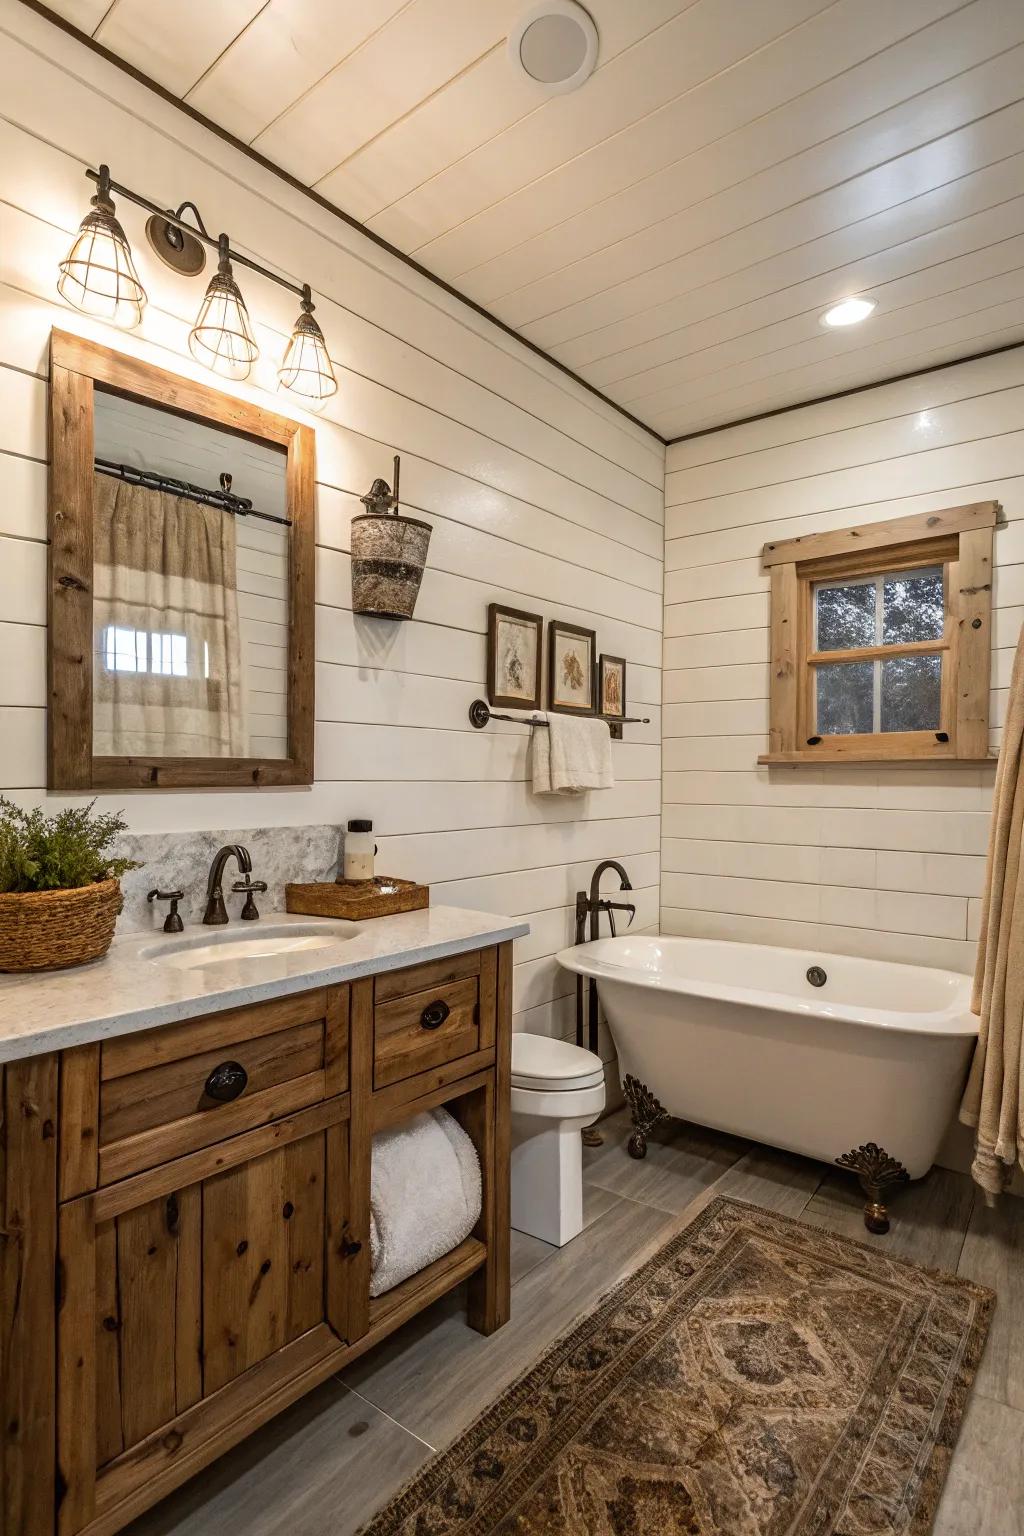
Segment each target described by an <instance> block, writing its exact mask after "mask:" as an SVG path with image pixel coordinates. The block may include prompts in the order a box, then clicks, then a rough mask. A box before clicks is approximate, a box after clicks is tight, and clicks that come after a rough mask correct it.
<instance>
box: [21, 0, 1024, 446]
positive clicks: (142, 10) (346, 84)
mask: <svg viewBox="0 0 1024 1536" xmlns="http://www.w3.org/2000/svg"><path fill="white" fill-rule="evenodd" d="M529 3H530V0H358V3H351V0H174V3H168V0H112V3H111V0H49V4H50V6H51V8H52V9H53V10H55V11H56V12H58V13H59V14H60V15H62V16H63V17H65V18H66V19H67V20H68V21H70V22H72V23H73V24H74V25H75V26H76V27H78V28H79V29H80V30H81V31H83V32H85V33H88V34H90V35H91V36H92V37H93V38H94V39H95V40H96V41H97V42H98V43H102V44H103V45H104V47H106V48H107V49H109V50H110V51H111V52H112V53H114V54H115V55H117V56H118V57H119V58H121V59H123V60H125V61H126V62H128V63H130V64H132V65H134V66H135V67H136V68H137V69H139V70H141V71H142V72H143V73H144V74H146V75H148V76H149V77H150V78H151V79H153V80H156V81H157V82H158V83H159V84H161V85H162V86H164V87H165V88H166V89H168V90H169V91H171V92H172V93H174V94H175V95H176V96H179V97H180V98H181V99H182V100H184V101H185V102H187V103H188V104H189V105H190V106H192V107H194V108H196V109H197V110H198V111H200V112H202V113H203V114H204V115H205V116H207V117H208V118H210V119H211V120H212V121H214V122H215V123H217V124H218V125H219V126H221V127H222V128H224V129H227V130H228V131H229V132H231V133H232V134H234V135H236V136H237V137H238V138H240V139H243V140H244V141H245V142H246V143H249V144H251V145H252V146H253V147H254V148H255V149H256V150H258V151H260V152H261V153H262V154H263V155H265V156H266V157H267V158H268V159H270V160H272V161H273V162H275V163H276V164H277V165H280V166H281V167H283V168H284V169H285V170H287V171H288V172H290V173H291V174H292V175H293V176H295V177H297V178H298V179H299V180H300V181H302V182H303V183H304V184H306V185H308V186H310V187H313V188H315V189H316V191H318V192H319V193H321V194H322V195H323V196H324V197H326V198H328V199H329V200H330V201H331V202H332V203H334V204H335V205H337V206H338V207H339V208H342V209H344V210H345V212H347V213H349V214H351V215H353V216H354V217H356V218H358V219H360V220H362V221H363V222H365V223H366V224H367V225H368V227H369V228H370V229H372V230H374V231H375V232H376V233H377V234H379V235H381V236H383V237H384V238H385V239H386V240H388V241H390V242H391V243H392V244H393V245H395V246H397V247H398V248H399V249H400V250H401V251H403V252H405V253H406V254H408V255H411V256H413V257H415V259H416V260H417V261H419V262H420V263H422V265H423V266H425V267H426V268H427V269H428V270H429V271H431V272H433V273H435V274H436V275H437V276H439V277H441V278H444V279H445V280H446V281H447V282H449V283H451V284H453V285H454V286H455V287H456V288H458V289H459V290H460V291H462V292H463V293H465V294H467V295H468V296H469V297H470V298H472V299H474V300H476V301H477V302H478V303H479V304H481V305H483V306H485V307H486V308H487V309H488V310H490V311H491V313H493V314H494V315H496V316H498V317H499V318H500V319H502V320H503V321H505V322H506V323H507V324H508V325H510V326H512V327H514V328H515V329H516V330H517V331H519V332H520V333H521V334H522V335H523V336H525V337H527V338H529V339H530V340H531V341H532V342H534V343H536V344H537V345H538V346H540V347H542V348H544V349H545V350H546V351H548V352H549V353H550V354H551V355H552V356H554V357H555V358H557V359H559V361H561V362H563V363H565V364H566V365H567V366H569V367H570V368H572V369H574V370H575V371H576V372H578V373H579V374H580V375H581V377H583V378H584V379H586V380H587V381H588V382H589V383H591V384H593V385H595V386H596V387H597V388H599V389H600V390H602V391H603V392H604V393H605V394H607V395H608V396H609V397H610V398H611V399H613V400H615V401H616V402H618V403H620V404H622V405H623V406H625V407H626V408H627V409H628V410H629V411H631V412H632V413H633V414H634V415H636V416H638V417H639V418H641V419H642V420H643V421H645V422H646V423H648V424H649V425H650V426H651V427H653V428H654V429H655V430H656V431H657V432H660V433H661V434H662V435H664V436H665V437H674V436H677V435H679V434H682V433H687V432H693V431H696V430H700V429H702V428H705V427H709V426H714V425H718V424H720V423H722V422H726V421H730V420H735V419H736V418H739V417H742V416H747V415H750V414H753V413H755V412H759V411H765V410H772V409H775V408H777V407H779V406H784V405H788V404H792V403H793V402H796V401H800V400H805V399H808V398H811V397H814V396H818V395H822V394H828V393H831V392H833V391H836V390H842V389H848V388H851V387H854V386H856V385H860V384H865V383H870V382H872V381H873V380H877V379H881V378H885V377H890V376H892V375H893V374H897V373H900V372H904V371H908V370H911V369H915V368H923V367H926V366H928V365H930V364H933V363H939V362H945V361H949V360H950V359H953V358H956V357H961V356H965V355H967V354H970V353H974V352H978V351H982V350H987V349H990V348H993V347H997V346H1000V345H1004V344H1006V343H1009V342H1016V341H1024V99H1022V98H1024V0H969V3H964V0H590V3H589V5H588V9H589V10H590V11H591V13H592V15H593V17H594V19H595V21H596V23H597V25H598V29H599V32H600V38H601V48H600V55H599V60H598V67H597V70H596V71H595V73H594V74H593V76H592V77H591V79H590V80H589V81H588V82H587V84H586V85H584V86H583V87H582V89H580V90H578V91H576V92H574V93H572V94H569V95H562V96H554V97H546V96H545V95H544V94H543V93H542V92H541V90H540V89H539V88H538V87H537V86H535V85H534V84H533V83H532V82H531V81H529V80H527V79H526V78H525V76H522V75H520V74H519V73H517V71H516V70H515V68H514V67H513V65H512V62H511V61H510V59H509V56H508V51H507V48H506V37H507V34H508V32H509V30H510V28H511V26H512V25H513V24H514V22H515V20H516V18H517V17H518V16H519V15H521V13H522V12H523V11H524V10H525V9H526V8H527V5H528V4H529ZM111 154H112V157H113V158H116V157H114V156H113V151H112V152H111ZM140 190H141V189H140ZM239 234H240V236H241V234H242V232H241V231H240V232H239ZM864 291H866V292H870V293H871V294H872V296H874V297H875V298H876V299H877V300H878V309H877V311H876V312H875V314H874V315H873V316H872V318H871V319H870V320H868V321H867V322H866V323H865V324H864V325H862V326H860V327H855V328H852V329H850V330H848V331H843V332H829V331H824V330H823V329H822V328H821V326H820V325H819V323H818V317H819V315H820V312H821V311H822V310H823V309H824V308H826V307H827V306H828V305H829V304H831V303H834V302H835V301H836V300H837V299H838V298H841V297H843V296H845V295H847V294H850V293H857V292H864Z"/></svg>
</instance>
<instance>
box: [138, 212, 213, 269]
mask: <svg viewBox="0 0 1024 1536" xmlns="http://www.w3.org/2000/svg"><path fill="white" fill-rule="evenodd" d="M146 239H147V240H148V241H149V243H150V245H151V246H152V248H153V250H154V251H155V252H156V254H157V255H158V256H159V257H160V260H161V261H162V262H163V263H164V265H165V266H168V267H170V269H171V271H172V272H179V273H180V274H181V275H182V277H196V276H198V274H199V273H200V272H201V271H202V270H203V268H204V267H205V266H206V247H205V246H204V245H203V243H202V241H201V240H197V239H196V238H195V236H194V235H190V234H189V233H188V231H187V230H185V229H182V228H181V227H180V226H179V225H177V224H172V223H171V221H170V220H169V219H165V218H164V217H163V215H162V214H159V213H152V214H150V216H149V218H148V219H147V220H146Z"/></svg>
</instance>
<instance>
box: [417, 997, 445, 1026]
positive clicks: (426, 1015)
mask: <svg viewBox="0 0 1024 1536" xmlns="http://www.w3.org/2000/svg"><path fill="white" fill-rule="evenodd" d="M450 1013H451V1009H450V1008H449V1007H448V1004H447V1003H445V1002H442V1000H441V999H440V998H438V999H437V1001H436V1002H435V1003H428V1004H427V1006H426V1007H425V1008H424V1010H423V1012H422V1013H421V1014H420V1023H421V1024H422V1025H423V1028H424V1029H440V1027H441V1025H442V1024H443V1023H444V1021H445V1019H446V1018H447V1017H448V1015H449V1014H450Z"/></svg>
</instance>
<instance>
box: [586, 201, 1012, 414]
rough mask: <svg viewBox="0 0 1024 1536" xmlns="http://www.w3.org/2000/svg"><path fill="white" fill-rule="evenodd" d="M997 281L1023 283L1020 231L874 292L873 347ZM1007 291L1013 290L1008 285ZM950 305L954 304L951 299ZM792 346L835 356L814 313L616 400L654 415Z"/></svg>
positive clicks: (698, 357) (651, 379)
mask: <svg viewBox="0 0 1024 1536" xmlns="http://www.w3.org/2000/svg"><path fill="white" fill-rule="evenodd" d="M997 278H1006V279H1010V278H1012V279H1013V282H1015V283H1017V284H1022V283H1024V231H1022V232H1018V233H1017V234H1015V235H1013V236H1010V237H1009V238H1007V239H1005V240H1000V241H998V242H997V243H996V244H994V245H989V246H986V247H984V248H983V249H981V250H976V251H970V252H968V253H966V254H965V255H963V256H961V257H958V258H956V259H954V260H951V261H947V262H944V263H941V264H939V265H936V266H933V267H929V268H927V269H926V270H925V271H923V272H912V273H909V274H908V275H907V276H906V277H904V278H902V279H900V280H897V281H894V282H892V283H890V284H888V285H887V286H885V287H883V288H882V289H881V290H880V293H879V309H878V311H876V314H875V316H874V317H873V318H874V320H875V324H874V326H873V328H872V343H873V344H877V343H878V342H881V341H884V340H886V338H887V336H888V335H890V334H902V333H903V328H904V326H905V325H906V324H907V323H908V320H909V319H913V317H914V316H915V315H919V314H924V313H926V311H925V310H923V309H919V307H918V306H921V305H924V304H934V303H935V301H941V304H935V307H936V309H939V308H941V307H942V306H943V305H944V304H945V303H946V302H947V301H948V300H950V299H951V298H952V296H954V295H958V294H961V293H963V292H965V291H966V290H974V292H975V293H976V292H977V286H978V285H980V284H982V283H984V282H986V281H988V280H989V279H993V280H994V279H997ZM1009 286H1010V288H1011V289H1012V287H1013V283H1010V284H1009ZM953 302H954V303H956V299H955V298H953ZM846 340H848V341H849V344H850V349H851V350H855V342H856V341H857V340H859V341H860V345H863V336H862V335H861V336H860V337H859V338H858V337H857V333H856V331H852V332H850V333H847V337H844V338H842V339H841V340H840V351H842V350H845V348H844V347H843V342H844V341H846ZM791 346H805V347H807V348H808V349H809V350H813V352H814V353H815V354H818V353H821V354H824V355H825V356H834V355H836V347H835V345H834V342H833V337H832V336H831V335H830V334H829V332H827V331H825V330H823V329H822V327H821V326H820V325H819V324H818V311H817V309H812V310H806V311H804V312H803V313H802V314H797V315H794V316H792V317H790V318H788V319H785V320H780V321H778V322H777V323H776V324H774V325H766V326H763V327H761V328H759V329H758V330H756V331H754V332H753V333H751V332H747V333H746V334H745V335H740V336H736V337H734V338H733V339H732V340H730V341H724V342H720V343H719V344H718V345H717V346H709V347H706V348H701V349H700V350H696V351H694V352H692V353H691V354H690V355H689V356H687V357H683V358H679V359H678V360H677V361H676V362H675V363H673V364H671V365H669V366H667V367H665V368H664V369H659V370H657V371H656V373H655V374H654V376H649V375H648V376H643V377H642V378H640V379H637V380H635V381H634V382H633V383H632V384H631V385H629V386H627V387H623V388H622V389H619V390H617V391H616V398H617V399H619V400H621V401H622V402H623V403H624V404H626V405H628V406H629V407H630V409H635V410H639V411H640V412H641V413H642V412H644V411H646V412H647V413H648V414H654V413H656V412H658V411H661V410H663V409H665V407H666V405H671V404H673V403H674V402H675V400H676V399H677V398H678V395H679V391H680V390H681V389H687V388H688V387H689V386H690V384H691V383H692V382H694V381H701V380H704V379H706V378H708V377H713V376H717V375H718V374H719V373H721V372H723V371H724V370H725V369H726V368H729V367H731V366H732V365H733V364H734V363H743V362H745V361H747V360H748V359H751V358H761V357H767V356H769V355H772V354H775V353H779V352H784V351H786V350H787V349H788V348H789V347H791Z"/></svg>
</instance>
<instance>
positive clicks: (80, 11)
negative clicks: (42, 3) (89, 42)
mask: <svg viewBox="0 0 1024 1536" xmlns="http://www.w3.org/2000/svg"><path fill="white" fill-rule="evenodd" d="M114 3H115V0H53V3H52V4H51V5H50V9H51V11H56V13H57V15H58V16H63V17H64V20H65V21H70V23H71V25H72V26H73V27H77V28H78V30H79V32H84V33H85V34H86V36H88V37H91V36H92V34H93V32H94V31H95V30H96V28H97V27H98V26H99V24H100V22H101V21H102V20H103V18H104V16H105V15H106V14H107V12H108V11H109V10H110V7H111V5H112V4H114Z"/></svg>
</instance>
